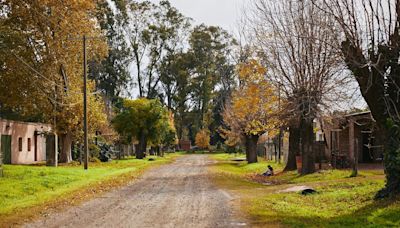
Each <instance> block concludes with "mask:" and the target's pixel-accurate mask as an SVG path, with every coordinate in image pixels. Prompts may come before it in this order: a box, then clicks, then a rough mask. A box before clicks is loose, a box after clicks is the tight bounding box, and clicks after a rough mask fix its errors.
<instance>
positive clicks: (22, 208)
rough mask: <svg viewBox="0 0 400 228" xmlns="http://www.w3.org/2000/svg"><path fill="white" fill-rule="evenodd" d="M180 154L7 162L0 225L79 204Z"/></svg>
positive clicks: (1, 186)
mask: <svg viewBox="0 0 400 228" xmlns="http://www.w3.org/2000/svg"><path fill="white" fill-rule="evenodd" d="M176 156H178V154H168V155H166V156H165V157H164V158H155V161H149V160H148V159H145V160H137V159H134V158H129V159H124V160H115V161H112V162H109V163H91V164H90V165H89V170H87V171H85V170H83V168H82V166H78V165H67V166H59V167H57V168H54V167H46V166H20V165H6V166H4V178H0V227H3V226H8V225H10V224H18V223H21V221H23V220H26V219H27V220H29V219H31V218H34V217H35V216H37V215H38V214H41V213H46V210H47V209H49V208H50V209H58V208H62V207H65V206H68V205H76V204H79V203H80V202H82V201H83V200H87V199H89V198H91V197H94V196H96V195H98V194H100V193H102V192H105V191H108V190H110V189H112V188H114V187H118V186H122V185H124V184H126V183H128V182H129V181H132V180H133V179H134V178H136V177H138V176H139V175H140V174H141V173H142V172H143V171H144V170H146V169H148V168H150V167H154V166H157V165H161V164H165V163H168V162H171V161H173V159H174V158H175V157H176Z"/></svg>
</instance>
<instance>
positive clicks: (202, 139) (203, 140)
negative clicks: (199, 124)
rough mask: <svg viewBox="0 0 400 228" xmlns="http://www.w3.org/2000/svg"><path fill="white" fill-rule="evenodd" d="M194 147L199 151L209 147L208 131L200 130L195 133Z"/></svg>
mask: <svg viewBox="0 0 400 228" xmlns="http://www.w3.org/2000/svg"><path fill="white" fill-rule="evenodd" d="M196 146H197V147H199V148H200V149H208V148H209V147H210V131H208V130H206V129H202V130H200V131H199V132H197V134H196Z"/></svg>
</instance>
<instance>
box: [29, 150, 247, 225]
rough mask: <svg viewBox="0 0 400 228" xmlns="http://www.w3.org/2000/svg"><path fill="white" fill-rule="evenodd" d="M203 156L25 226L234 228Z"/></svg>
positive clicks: (226, 201) (222, 194)
mask: <svg viewBox="0 0 400 228" xmlns="http://www.w3.org/2000/svg"><path fill="white" fill-rule="evenodd" d="M211 162H212V161H210V160H208V158H207V156H206V155H189V156H183V157H180V158H178V159H177V160H176V161H175V162H174V163H172V164H168V165H164V166H161V167H158V168H155V169H152V170H150V171H148V172H147V173H145V174H144V175H143V177H142V178H141V179H139V180H137V181H135V182H134V183H132V184H130V185H128V186H126V187H123V188H120V189H117V190H114V191H112V192H109V193H107V194H105V195H103V196H102V197H98V198H96V199H93V200H90V201H88V202H86V203H84V204H82V205H80V206H77V207H71V208H69V209H67V210H65V211H63V212H57V213H53V214H49V215H47V216H46V217H43V218H41V219H40V220H38V221H36V222H34V223H30V224H26V225H25V226H26V227H235V226H240V225H244V224H242V223H240V222H238V221H234V220H233V216H232V211H231V208H230V206H229V201H230V200H231V197H230V196H229V194H227V193H226V192H223V191H222V190H220V189H217V188H216V187H215V186H213V185H212V184H211V182H210V180H209V174H208V172H207V165H209V164H210V163H211Z"/></svg>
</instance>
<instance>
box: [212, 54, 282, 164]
mask: <svg viewBox="0 0 400 228" xmlns="http://www.w3.org/2000/svg"><path fill="white" fill-rule="evenodd" d="M238 75H239V82H240V85H239V88H238V89H237V90H236V91H234V92H233V94H232V98H231V102H228V103H227V104H226V105H225V109H224V113H223V119H224V123H225V125H226V127H224V128H221V129H220V133H221V136H222V137H224V138H225V139H226V140H227V143H230V144H231V146H232V145H234V144H236V143H239V142H243V143H244V145H245V147H246V159H247V161H248V162H249V163H255V162H257V141H258V138H259V137H260V135H262V134H264V133H265V132H267V131H273V130H274V129H276V126H278V123H279V121H278V118H277V111H278V97H277V95H276V91H275V89H274V87H273V85H272V84H271V83H269V82H268V80H267V78H266V77H265V75H266V69H265V68H264V67H263V66H261V65H260V63H259V62H258V61H257V60H254V59H252V60H249V61H247V62H244V63H241V64H239V66H238Z"/></svg>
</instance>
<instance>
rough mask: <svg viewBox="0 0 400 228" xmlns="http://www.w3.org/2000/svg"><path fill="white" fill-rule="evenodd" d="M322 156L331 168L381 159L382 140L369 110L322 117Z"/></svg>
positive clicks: (375, 161) (379, 160) (374, 161)
mask: <svg viewBox="0 0 400 228" xmlns="http://www.w3.org/2000/svg"><path fill="white" fill-rule="evenodd" d="M324 125H325V126H323V128H324V134H325V139H326V150H325V156H326V157H327V158H330V161H331V164H332V166H333V167H335V168H344V167H349V166H350V164H352V163H353V162H354V161H356V160H357V161H358V163H377V162H381V161H382V159H383V143H382V140H380V139H379V137H378V136H379V135H378V134H377V132H376V124H375V120H374V119H373V117H372V115H371V112H369V111H367V112H358V113H353V114H349V115H344V116H340V117H335V118H333V119H332V120H331V121H330V123H327V122H326V121H325V124H324Z"/></svg>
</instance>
